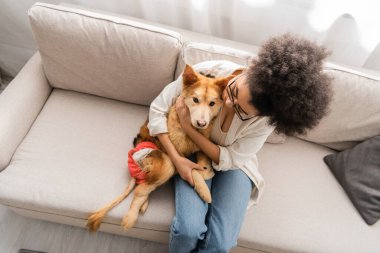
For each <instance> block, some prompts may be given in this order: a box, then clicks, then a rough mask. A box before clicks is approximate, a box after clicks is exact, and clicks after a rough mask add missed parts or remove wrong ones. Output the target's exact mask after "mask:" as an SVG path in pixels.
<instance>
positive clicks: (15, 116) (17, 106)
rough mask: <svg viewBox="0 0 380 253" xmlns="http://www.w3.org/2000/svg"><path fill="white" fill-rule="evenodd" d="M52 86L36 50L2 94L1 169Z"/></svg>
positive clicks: (0, 120)
mask: <svg viewBox="0 0 380 253" xmlns="http://www.w3.org/2000/svg"><path fill="white" fill-rule="evenodd" d="M51 90H52V88H51V87H50V85H49V84H48V81H47V79H46V77H45V75H44V72H43V69H42V63H41V57H40V54H39V52H37V53H35V54H34V55H33V56H32V57H31V58H30V59H29V61H28V62H27V63H26V64H25V66H24V67H23V68H22V69H21V71H20V72H19V73H18V74H17V76H16V77H15V78H14V79H13V80H12V81H11V82H10V83H9V85H8V87H7V88H6V89H5V90H4V91H3V93H1V95H0V171H2V170H3V169H4V168H5V167H6V166H8V164H9V162H10V160H11V158H12V156H13V154H14V152H15V151H16V148H17V147H18V145H19V144H20V143H21V141H22V140H23V139H24V137H25V135H26V134H27V133H28V131H29V129H30V127H31V126H32V124H33V122H34V120H35V119H36V118H37V116H38V114H39V113H40V111H41V109H42V107H43V106H44V104H45V102H46V100H47V98H48V97H49V95H50V93H51Z"/></svg>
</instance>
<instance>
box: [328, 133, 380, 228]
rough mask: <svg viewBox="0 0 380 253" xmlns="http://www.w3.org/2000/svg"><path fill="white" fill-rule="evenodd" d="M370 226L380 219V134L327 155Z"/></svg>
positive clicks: (329, 163) (332, 169)
mask: <svg viewBox="0 0 380 253" xmlns="http://www.w3.org/2000/svg"><path fill="white" fill-rule="evenodd" d="M323 160H324V161H325V163H326V164H327V165H328V166H329V168H330V170H331V171H332V172H333V174H334V175H335V177H336V178H337V180H338V181H339V183H340V184H341V185H342V187H343V188H344V190H345V191H346V193H347V195H348V197H349V198H350V199H351V201H352V203H353V204H354V206H355V207H356V209H357V210H358V211H359V213H360V215H361V216H362V218H363V219H364V220H365V222H366V223H367V224H368V225H373V224H374V223H376V221H377V220H378V219H379V218H380V136H376V137H373V138H370V139H368V140H366V141H364V142H362V143H359V144H357V145H356V146H355V147H354V148H352V149H347V150H344V151H342V152H340V153H336V154H331V155H327V156H325V157H324V158H323Z"/></svg>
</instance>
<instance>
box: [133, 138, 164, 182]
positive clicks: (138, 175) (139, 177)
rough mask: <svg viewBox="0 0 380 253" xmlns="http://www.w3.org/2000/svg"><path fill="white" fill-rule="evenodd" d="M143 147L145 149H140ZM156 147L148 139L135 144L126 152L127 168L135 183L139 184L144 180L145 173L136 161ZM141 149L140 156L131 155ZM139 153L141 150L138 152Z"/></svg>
mask: <svg viewBox="0 0 380 253" xmlns="http://www.w3.org/2000/svg"><path fill="white" fill-rule="evenodd" d="M143 149H147V150H145V152H144V151H142V150H143ZM156 149H158V147H157V146H156V145H155V144H154V143H153V142H150V141H144V142H140V143H139V144H137V146H136V147H135V148H133V149H131V150H129V152H128V168H129V173H130V174H131V177H133V178H135V179H136V183H137V184H141V183H144V182H145V179H146V173H145V172H143V171H142V170H141V167H140V166H139V165H138V162H139V161H141V160H142V159H143V158H145V156H146V155H147V154H149V153H150V152H152V151H153V150H156ZM139 151H142V157H140V158H137V159H136V157H134V156H133V155H134V154H135V153H136V152H139ZM140 153H141V152H140Z"/></svg>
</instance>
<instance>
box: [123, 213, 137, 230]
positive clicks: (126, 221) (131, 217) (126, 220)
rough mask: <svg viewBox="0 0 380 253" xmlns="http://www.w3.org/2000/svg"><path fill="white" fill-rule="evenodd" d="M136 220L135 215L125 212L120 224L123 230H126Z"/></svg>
mask: <svg viewBox="0 0 380 253" xmlns="http://www.w3.org/2000/svg"><path fill="white" fill-rule="evenodd" d="M136 221H137V216H134V215H130V214H127V215H125V216H124V217H123V220H122V222H121V226H122V227H123V229H124V231H127V230H128V229H130V228H132V227H133V226H134V225H135V223H136Z"/></svg>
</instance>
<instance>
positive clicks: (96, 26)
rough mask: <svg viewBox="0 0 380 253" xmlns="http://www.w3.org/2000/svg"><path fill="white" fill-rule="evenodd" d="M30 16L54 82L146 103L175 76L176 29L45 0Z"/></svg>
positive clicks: (77, 89) (126, 100)
mask: <svg viewBox="0 0 380 253" xmlns="http://www.w3.org/2000/svg"><path fill="white" fill-rule="evenodd" d="M28 15H29V20H30V24H31V27H32V30H33V33H34V36H35V39H36V41H37V45H38V50H39V51H40V54H41V58H42V62H43V67H44V72H45V74H46V76H47V79H48V80H49V83H50V85H51V86H53V87H56V88H62V89H67V90H74V91H79V92H83V93H88V94H93V95H97V96H101V97H107V98H112V99H117V100H121V101H125V102H131V103H136V104H142V105H149V104H150V102H151V101H152V100H153V99H154V98H155V97H156V96H157V95H158V94H159V92H160V91H161V90H162V88H163V87H164V86H165V85H167V84H168V83H170V82H171V81H173V80H174V75H175V70H176V65H177V59H178V55H179V53H180V50H181V40H180V35H179V34H178V33H177V32H173V31H169V30H166V29H163V28H159V27H155V26H150V25H147V24H143V23H139V22H135V21H131V20H127V19H122V18H118V17H113V16H108V15H104V14H99V13H95V12H91V11H86V10H80V9H75V8H70V7H65V6H58V5H51V4H44V3H36V4H34V5H33V6H32V7H31V8H30V9H29V13H28Z"/></svg>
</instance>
